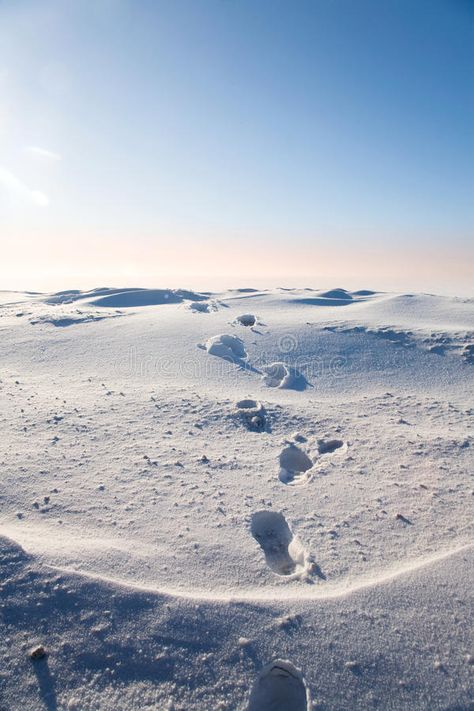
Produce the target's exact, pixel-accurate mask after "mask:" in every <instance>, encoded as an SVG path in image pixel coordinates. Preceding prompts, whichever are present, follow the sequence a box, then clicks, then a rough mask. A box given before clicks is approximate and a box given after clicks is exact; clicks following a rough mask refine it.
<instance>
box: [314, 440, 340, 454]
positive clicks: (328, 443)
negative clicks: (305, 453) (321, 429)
mask: <svg viewBox="0 0 474 711" xmlns="http://www.w3.org/2000/svg"><path fill="white" fill-rule="evenodd" d="M343 446H344V442H343V441H342V439H327V440H324V439H318V452H319V454H332V453H333V452H335V451H336V450H337V449H340V448H341V447H343Z"/></svg>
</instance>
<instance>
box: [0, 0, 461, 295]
mask: <svg viewBox="0 0 474 711" xmlns="http://www.w3.org/2000/svg"><path fill="white" fill-rule="evenodd" d="M473 27H474V6H472V5H471V4H470V3H468V2H465V0H452V2H446V1H445V0H419V2H417V3H413V2H411V1H410V0H386V2H384V3H380V2H377V1H376V0H360V2H358V3H353V2H352V0H334V2H329V1H328V0H300V2H298V3H290V2H289V0H261V1H260V2H258V3H255V1H254V0H226V1H224V0H200V2H195V1H194V0H173V1H171V0H166V1H165V0H156V1H154V2H152V0H144V2H142V3H139V4H138V3H133V2H132V1H131V0H101V1H100V2H92V0H85V1H84V2H82V3H66V2H63V1H61V0H18V2H15V3H11V4H3V5H2V6H1V7H0V244H1V261H0V289H32V290H54V289H62V288H92V287H95V286H100V285H116V286H122V285H123V286H131V285H137V286H141V285H144V286H160V285H166V286H185V285H189V286H192V287H193V288H198V287H199V288H202V289H205V288H209V289H213V288H216V285H218V288H224V287H225V286H226V285H227V286H229V287H230V286H245V285H249V284H250V282H252V283H254V284H256V285H257V286H259V285H264V284H272V285H277V284H280V285H282V286H285V285H289V286H290V285H291V286H293V285H296V284H298V285H301V286H318V285H321V286H330V285H340V286H347V287H348V288H352V287H354V288H356V287H359V288H365V287H366V288H377V289H390V288H396V289H407V290H417V289H418V290H429V291H433V292H436V291H439V292H441V293H459V294H461V295H464V294H468V293H472V284H473V283H474V272H473V257H474V254H473V251H474V250H473V239H472V238H473V224H474V219H473V218H474V211H473V206H472V203H473V200H472V193H473V190H472V189H473V185H474V169H473V165H474V160H473V158H474V140H473V131H472V125H471V116H472V113H473V109H474V100H473V99H474V86H473V80H472V70H473V68H474V66H473V64H474V62H473V38H474V32H473Z"/></svg>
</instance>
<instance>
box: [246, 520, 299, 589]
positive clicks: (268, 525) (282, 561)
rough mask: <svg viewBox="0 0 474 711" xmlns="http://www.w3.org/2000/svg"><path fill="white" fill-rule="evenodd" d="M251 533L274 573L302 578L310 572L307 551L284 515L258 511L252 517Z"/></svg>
mask: <svg viewBox="0 0 474 711" xmlns="http://www.w3.org/2000/svg"><path fill="white" fill-rule="evenodd" d="M251 532H252V536H253V537H254V538H255V540H256V541H257V543H258V544H259V545H260V547H261V548H262V550H263V552H264V554H265V560H266V562H267V565H268V567H269V568H271V569H272V570H273V572H274V573H276V574H277V575H282V576H294V577H300V576H301V575H303V574H305V573H307V572H308V570H309V562H308V557H307V555H306V551H305V549H304V548H303V546H302V545H301V543H300V541H299V540H298V539H297V538H296V537H295V536H294V535H293V533H292V531H291V529H290V527H289V526H288V523H287V522H286V519H285V517H284V516H283V514H281V513H279V512H276V511H257V512H256V513H254V514H253V515H252V521H251Z"/></svg>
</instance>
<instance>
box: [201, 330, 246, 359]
mask: <svg viewBox="0 0 474 711" xmlns="http://www.w3.org/2000/svg"><path fill="white" fill-rule="evenodd" d="M205 348H206V350H207V352H208V353H209V354H210V355H214V356H218V357H219V358H224V359H225V360H231V361H240V360H243V359H244V358H246V357H247V353H246V351H245V348H244V342H243V341H242V339H241V338H238V337H237V336H230V335H228V334H226V333H223V334H221V335H219V336H213V337H212V338H209V339H208V340H207V341H206V346H205Z"/></svg>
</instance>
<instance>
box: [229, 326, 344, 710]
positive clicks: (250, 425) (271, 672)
mask: <svg viewBox="0 0 474 711" xmlns="http://www.w3.org/2000/svg"><path fill="white" fill-rule="evenodd" d="M242 318H243V319H244V317H242ZM245 319H246V315H245ZM241 323H242V324H243V325H253V324H250V323H248V324H247V322H245V323H244V320H242V321H241ZM242 348H243V345H242ZM276 366H278V367H276ZM280 366H283V364H273V366H271V368H270V369H269V370H268V371H267V372H266V376H265V377H266V380H265V382H266V384H267V385H270V386H272V387H282V386H283V381H285V378H287V379H288V378H290V375H291V374H290V371H289V370H288V368H287V367H286V366H285V370H283V367H280ZM235 407H236V413H237V415H238V417H239V418H240V420H241V422H242V423H243V425H244V426H245V427H246V428H247V429H248V430H249V431H253V432H265V431H267V432H268V431H270V430H269V429H268V427H269V423H268V418H267V413H266V410H265V407H264V406H263V404H262V403H261V402H259V401H258V400H254V399H252V398H245V399H243V400H239V401H238V402H237V403H236V406H235ZM294 439H295V441H292V442H289V443H288V444H287V445H286V446H285V447H284V448H283V449H282V451H281V452H280V455H279V457H278V462H279V472H278V479H279V481H280V482H281V483H282V484H284V485H285V486H304V485H306V484H308V483H309V482H311V480H312V479H313V477H314V475H315V473H316V470H317V468H318V466H319V464H320V463H321V462H324V461H327V459H328V458H329V457H332V456H333V455H334V454H335V453H338V452H339V453H343V452H345V451H346V449H347V443H345V442H343V440H340V439H328V440H322V439H320V440H318V441H317V448H316V451H315V452H314V453H313V454H311V453H310V452H309V451H305V449H303V448H302V447H301V446H298V445H299V444H301V443H304V442H306V439H305V437H302V436H299V437H298V436H297V437H295V438H294ZM296 441H298V444H296ZM250 533H251V535H252V536H253V538H254V539H255V541H256V542H257V543H258V545H259V546H260V548H261V549H262V553H263V555H264V558H265V562H266V564H267V565H268V567H269V568H270V570H272V571H273V572H274V573H275V574H276V575H278V576H279V577H282V578H286V579H287V580H296V579H308V578H309V576H311V574H312V573H314V572H316V573H317V572H318V566H317V565H316V564H315V563H314V562H312V560H311V557H310V556H309V554H308V552H307V551H306V549H305V548H304V546H303V544H302V543H301V541H300V540H299V538H298V537H297V536H296V535H295V534H294V533H293V531H292V530H291V527H290V525H289V524H288V522H287V520H286V518H285V517H284V515H283V514H282V513H281V512H278V511H271V510H268V509H266V510H262V511H256V512H255V513H254V514H252V516H251V520H250ZM321 577H324V576H322V575H321ZM310 705H311V700H310V694H309V689H308V687H307V685H306V682H305V680H304V678H303V676H302V674H301V672H300V671H299V670H298V669H297V668H296V667H294V666H293V664H291V662H289V661H287V660H281V659H276V660H274V661H272V662H270V663H269V664H267V665H266V666H265V667H264V668H263V669H262V670H261V672H260V674H259V675H258V677H257V679H256V680H255V683H254V686H253V688H252V691H251V694H250V700H249V705H248V711H308V709H309V708H310Z"/></svg>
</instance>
